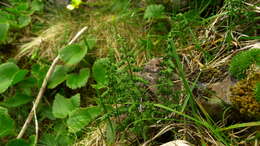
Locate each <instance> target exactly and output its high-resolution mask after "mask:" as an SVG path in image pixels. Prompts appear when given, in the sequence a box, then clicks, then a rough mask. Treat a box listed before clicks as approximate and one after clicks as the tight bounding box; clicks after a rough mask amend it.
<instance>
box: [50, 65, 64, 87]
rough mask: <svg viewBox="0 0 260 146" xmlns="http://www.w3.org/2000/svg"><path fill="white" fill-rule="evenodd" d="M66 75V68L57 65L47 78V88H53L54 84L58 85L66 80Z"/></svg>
mask: <svg viewBox="0 0 260 146" xmlns="http://www.w3.org/2000/svg"><path fill="white" fill-rule="evenodd" d="M66 76H67V68H66V67H65V66H63V65H57V66H56V67H55V70H54V72H53V74H52V75H51V78H50V80H49V85H48V88H50V89H53V88H55V87H56V86H58V85H59V84H61V83H62V82H63V81H65V80H66Z"/></svg>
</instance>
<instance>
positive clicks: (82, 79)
mask: <svg viewBox="0 0 260 146" xmlns="http://www.w3.org/2000/svg"><path fill="white" fill-rule="evenodd" d="M89 75H90V70H89V69H88V68H83V69H81V70H80V73H79V74H75V73H73V74H69V75H68V79H67V81H66V85H67V86H68V87H69V88H71V89H76V88H80V87H83V86H85V85H86V83H87V81H88V78H89Z"/></svg>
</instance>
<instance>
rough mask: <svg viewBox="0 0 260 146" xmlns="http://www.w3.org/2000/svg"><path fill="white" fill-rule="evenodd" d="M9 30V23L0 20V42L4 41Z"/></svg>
mask: <svg viewBox="0 0 260 146" xmlns="http://www.w3.org/2000/svg"><path fill="white" fill-rule="evenodd" d="M8 30H9V23H7V22H0V42H2V41H5V40H6V37H7V33H8Z"/></svg>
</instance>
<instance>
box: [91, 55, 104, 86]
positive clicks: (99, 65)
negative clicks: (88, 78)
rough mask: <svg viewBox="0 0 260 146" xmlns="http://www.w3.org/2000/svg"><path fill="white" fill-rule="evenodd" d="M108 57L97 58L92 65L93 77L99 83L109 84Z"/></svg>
mask: <svg viewBox="0 0 260 146" xmlns="http://www.w3.org/2000/svg"><path fill="white" fill-rule="evenodd" d="M107 64H108V59H107V58H101V59H98V60H96V62H95V63H94V65H93V67H92V72H93V77H94V79H95V80H96V82H97V84H99V85H102V86H105V85H107V84H108V78H107Z"/></svg>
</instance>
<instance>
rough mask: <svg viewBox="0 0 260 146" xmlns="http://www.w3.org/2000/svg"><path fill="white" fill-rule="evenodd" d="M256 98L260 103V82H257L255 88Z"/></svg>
mask: <svg viewBox="0 0 260 146" xmlns="http://www.w3.org/2000/svg"><path fill="white" fill-rule="evenodd" d="M255 99H256V101H258V102H259V103H260V82H257V83H256V88H255Z"/></svg>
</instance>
